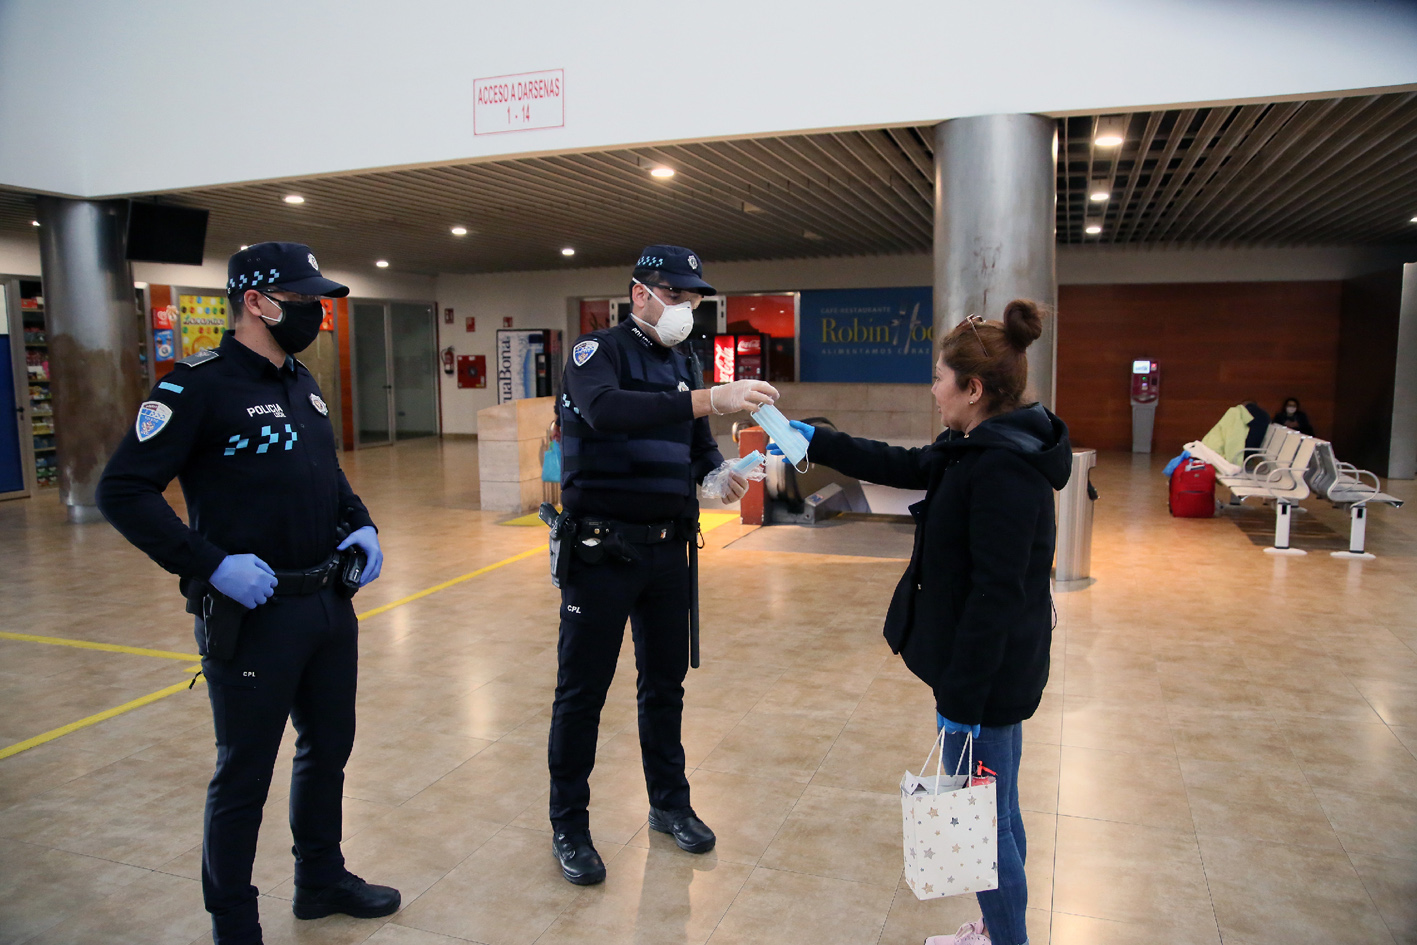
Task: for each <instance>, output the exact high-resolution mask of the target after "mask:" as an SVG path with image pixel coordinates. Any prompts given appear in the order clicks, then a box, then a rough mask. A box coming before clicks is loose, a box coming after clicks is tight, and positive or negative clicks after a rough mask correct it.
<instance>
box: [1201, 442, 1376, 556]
mask: <svg viewBox="0 0 1417 945" xmlns="http://www.w3.org/2000/svg"><path fill="white" fill-rule="evenodd" d="M1185 448H1186V450H1187V451H1188V452H1190V454H1191V455H1192V456H1193V457H1195V458H1197V459H1200V460H1203V461H1205V462H1207V463H1210V464H1211V465H1213V466H1214V467H1215V468H1216V471H1217V476H1216V479H1217V480H1218V481H1219V482H1220V483H1221V484H1222V485H1224V486H1225V487H1226V488H1227V489H1229V490H1230V494H1231V496H1233V497H1234V498H1235V499H1237V500H1239V502H1244V501H1245V500H1246V499H1250V498H1258V499H1260V500H1261V501H1264V502H1270V501H1272V502H1273V503H1274V515H1275V519H1274V544H1273V545H1272V546H1271V547H1269V548H1266V549H1265V551H1266V552H1268V553H1270V554H1287V555H1302V554H1305V552H1304V551H1303V550H1302V549H1299V548H1294V547H1292V546H1291V545H1290V542H1289V534H1290V526H1291V523H1292V515H1293V510H1294V509H1295V508H1297V507H1298V504H1299V503H1300V502H1301V501H1303V500H1304V499H1306V498H1308V497H1309V496H1310V494H1313V495H1317V496H1319V497H1321V498H1323V499H1327V500H1328V501H1329V502H1331V503H1332V504H1333V506H1334V508H1341V509H1347V510H1348V512H1349V517H1350V527H1349V535H1348V550H1347V551H1335V552H1333V553H1332V554H1333V556H1334V557H1338V558H1372V557H1373V555H1371V554H1369V553H1368V552H1367V551H1366V550H1365V547H1364V546H1365V542H1366V538H1367V507H1368V505H1369V504H1371V503H1375V502H1376V503H1380V504H1385V505H1390V506H1392V507H1393V508H1401V507H1402V500H1401V499H1399V498H1397V497H1395V496H1391V495H1388V494H1387V493H1385V492H1383V491H1382V490H1381V483H1380V481H1379V479H1378V477H1377V475H1376V474H1375V473H1372V472H1369V471H1368V470H1366V469H1359V468H1357V467H1356V466H1353V465H1352V464H1350V463H1343V462H1340V461H1339V460H1338V459H1337V457H1335V456H1334V452H1333V444H1332V443H1330V442H1329V441H1328V440H1320V439H1318V438H1317V437H1312V436H1305V435H1304V434H1302V433H1298V432H1296V431H1294V430H1290V429H1288V428H1287V427H1283V426H1280V425H1279V424H1271V425H1270V427H1269V429H1268V430H1267V431H1265V438H1264V442H1263V443H1262V444H1261V446H1260V447H1259V448H1258V449H1257V450H1254V451H1250V452H1248V454H1247V455H1246V456H1245V457H1244V460H1243V462H1242V463H1241V464H1240V465H1238V466H1237V465H1236V464H1235V463H1232V462H1230V461H1229V460H1227V459H1226V458H1225V457H1223V456H1221V455H1220V454H1218V453H1216V452H1215V451H1214V450H1212V449H1210V448H1209V447H1207V446H1206V445H1205V444H1204V443H1201V442H1199V441H1196V442H1192V443H1187V444H1186V447H1185Z"/></svg>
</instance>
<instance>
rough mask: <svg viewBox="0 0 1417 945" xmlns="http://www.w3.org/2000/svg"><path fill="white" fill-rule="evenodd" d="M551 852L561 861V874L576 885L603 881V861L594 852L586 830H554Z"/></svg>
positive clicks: (587, 884)
mask: <svg viewBox="0 0 1417 945" xmlns="http://www.w3.org/2000/svg"><path fill="white" fill-rule="evenodd" d="M551 852H553V853H555V854H556V859H558V860H560V861H561V875H562V876H564V877H566V882H568V883H575V884H576V885H577V886H594V885H595V884H596V883H603V882H605V861H604V860H602V859H601V858H600V854H599V853H596V852H595V846H594V845H593V844H592V843H591V842H590V833H589V832H586V831H572V832H569V833H567V832H565V831H560V830H558V831H556V835H555V837H553V838H552V840H551Z"/></svg>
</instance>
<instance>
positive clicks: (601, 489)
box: [547, 245, 777, 885]
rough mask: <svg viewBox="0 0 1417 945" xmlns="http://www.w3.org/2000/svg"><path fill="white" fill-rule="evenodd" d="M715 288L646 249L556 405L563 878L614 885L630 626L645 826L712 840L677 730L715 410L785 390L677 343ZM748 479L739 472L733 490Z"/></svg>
mask: <svg viewBox="0 0 1417 945" xmlns="http://www.w3.org/2000/svg"><path fill="white" fill-rule="evenodd" d="M713 294H714V289H713V287H712V286H711V285H709V284H708V283H707V282H705V281H704V278H703V266H702V264H701V262H700V260H699V258H698V257H697V256H696V255H695V254H694V253H692V252H691V251H689V250H687V249H685V248H684V247H682V246H662V245H656V246H647V247H645V249H644V250H643V251H642V252H641V253H640V258H639V260H638V261H637V262H636V264H635V268H634V271H633V273H632V276H631V284H630V300H631V307H632V317H631V318H628V319H626V320H625V321H624V322H622V323H621V324H620V325H618V326H616V327H614V328H606V329H602V330H600V331H595V332H591V333H590V334H587V335H583V336H581V337H580V338H579V339H578V340H577V341H576V344H575V345H574V346H573V347H572V349H571V356H570V359H569V360H568V362H567V364H566V369H565V383H564V394H563V396H562V401H561V404H560V407H559V412H560V422H561V438H562V439H561V442H562V452H563V463H564V465H563V469H562V492H561V495H562V501H563V503H564V507H565V513H564V514H563V516H562V519H561V520H560V521H558V522H557V524H556V529H557V534H558V535H560V536H563V540H562V545H561V551H560V555H561V557H562V558H563V559H566V558H568V560H563V561H562V562H561V567H560V568H558V573H559V574H560V575H561V577H560V587H561V613H560V619H561V627H560V637H559V642H558V646H557V659H558V671H557V678H556V697H555V702H554V704H553V706H552V710H551V735H550V740H549V746H548V752H547V755H548V765H549V768H550V773H551V805H550V816H551V825H552V828H553V835H554V839H553V841H552V850H553V852H554V853H555V854H556V857H557V859H559V860H560V863H561V871H562V874H563V875H564V876H565V878H566V879H567V880H569V881H570V882H572V883H575V884H577V885H590V884H593V883H599V882H601V881H602V880H604V879H605V864H604V862H603V861H602V860H601V858H600V855H599V854H598V853H597V852H596V850H595V846H594V845H593V843H592V841H591V835H590V818H589V813H588V808H589V805H590V784H589V778H590V773H591V769H592V768H593V767H594V766H595V748H596V737H597V731H598V729H599V725H600V712H601V708H602V707H603V706H604V704H605V696H606V693H607V691H608V690H609V688H610V683H611V681H612V680H613V679H614V676H615V664H616V661H617V659H618V657H619V655H620V646H621V642H622V639H623V637H624V632H625V622H626V621H627V620H628V621H629V623H630V630H631V635H632V637H633V640H634V647H635V664H636V668H637V670H638V674H639V675H638V680H637V688H638V692H639V732H640V754H641V758H642V761H643V764H644V772H645V781H646V787H647V789H648V793H649V803H650V810H649V825H650V827H651V828H652V829H654V830H657V831H660V832H663V833H668V834H671V835H672V836H673V838H674V841H675V843H677V844H678V845H679V847H680V848H682V849H684V850H686V851H688V852H690V853H706V852H708V851H709V850H711V849H713V846H714V842H715V837H714V834H713V831H712V830H710V829H709V828H708V827H707V826H706V825H705V824H704V822H703V821H701V820H700V819H699V818H698V816H697V815H696V814H695V813H694V810H693V808H692V807H691V806H690V803H689V782H688V779H687V778H686V777H685V774H684V746H683V743H682V740H681V736H680V729H681V723H682V719H683V709H684V677H685V675H686V673H687V672H688V668H689V610H690V602H691V594H692V590H693V588H692V580H693V579H692V577H691V574H690V563H689V549H688V546H689V542H690V541H692V540H695V539H696V538H697V535H698V500H697V492H696V484H697V483H700V482H702V481H703V478H704V476H705V475H706V474H708V473H709V472H711V471H713V470H714V469H716V468H718V467H719V465H720V464H722V462H723V457H722V456H721V455H720V454H719V451H718V446H717V444H716V442H715V441H714V438H713V434H712V433H711V432H710V430H709V424H708V419H707V418H708V416H709V415H710V414H727V413H733V412H736V411H740V410H744V409H755V408H756V407H757V406H758V405H760V404H768V403H772V402H773V401H775V400H776V399H777V391H776V390H775V389H774V388H773V387H771V386H770V385H768V384H767V383H765V382H763V381H757V380H741V381H733V382H731V383H727V384H722V385H720V386H717V387H712V388H705V387H704V386H703V375H702V374H701V373H700V369H699V367H698V361H697V359H695V358H692V357H691V356H689V355H686V354H685V353H684V352H683V351H681V350H680V349H679V348H678V345H679V344H680V343H681V342H683V341H684V340H685V339H686V338H687V337H688V336H689V333H690V331H691V330H692V329H693V324H694V321H693V309H694V307H695V306H696V305H697V304H698V303H699V301H700V300H701V299H702V298H703V297H704V296H705V295H713ZM746 489H747V480H746V479H745V478H743V477H742V476H740V475H738V474H737V473H734V474H732V476H731V477H730V480H729V485H728V492H729V496H730V497H731V498H733V499H736V498H739V497H740V496H741V495H742V494H743V492H744V491H745V490H746Z"/></svg>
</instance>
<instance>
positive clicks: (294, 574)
mask: <svg viewBox="0 0 1417 945" xmlns="http://www.w3.org/2000/svg"><path fill="white" fill-rule="evenodd" d="M339 563H340V556H339V555H337V554H336V555H331V556H330V557H329V558H327V559H326V560H325V561H324V562H322V563H320V564H317V565H316V566H315V567H313V568H307V569H305V570H304V571H276V572H275V575H276V596H277V597H301V596H304V595H306V594H315V593H318V592H319V591H320V590H322V589H323V588H326V587H329V586H330V583H331V582H332V581H333V580H334V577H335V571H337V570H338V569H339Z"/></svg>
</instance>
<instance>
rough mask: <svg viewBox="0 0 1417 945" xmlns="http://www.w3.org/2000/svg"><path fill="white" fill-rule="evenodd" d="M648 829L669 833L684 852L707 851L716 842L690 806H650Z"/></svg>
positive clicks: (706, 825)
mask: <svg viewBox="0 0 1417 945" xmlns="http://www.w3.org/2000/svg"><path fill="white" fill-rule="evenodd" d="M649 829H651V830H658V831H659V832H660V833H667V834H670V835H671V836H673V837H674V842H675V843H677V844H679V849H681V850H683V851H684V852H686V853H707V852H708V851H710V850H712V849H713V845H714V844H715V843H717V842H718V838H717V837H715V836H714V835H713V831H712V830H710V829H709V828H708V824H706V823H704V822H703V821H702V820H699V817H698V815H697V814H695V813H694V809H693V808H692V807H681V808H679V809H678V810H660V809H659V808H658V807H651V808H650V809H649Z"/></svg>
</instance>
